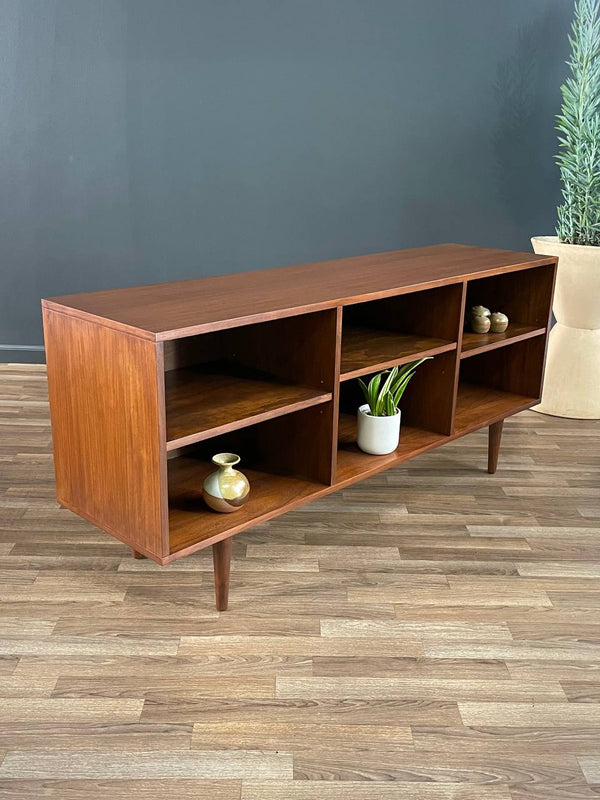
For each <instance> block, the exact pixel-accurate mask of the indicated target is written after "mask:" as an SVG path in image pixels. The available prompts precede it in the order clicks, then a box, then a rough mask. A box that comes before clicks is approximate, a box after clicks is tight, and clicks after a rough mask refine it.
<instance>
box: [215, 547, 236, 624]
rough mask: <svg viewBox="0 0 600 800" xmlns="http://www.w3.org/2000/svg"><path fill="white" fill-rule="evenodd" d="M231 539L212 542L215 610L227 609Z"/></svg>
mask: <svg viewBox="0 0 600 800" xmlns="http://www.w3.org/2000/svg"><path fill="white" fill-rule="evenodd" d="M231 542H232V539H231V537H229V539H223V541H222V542H217V543H216V544H213V546H212V550H213V565H214V569H215V600H216V603H217V611H227V603H228V602H229V572H230V569H231Z"/></svg>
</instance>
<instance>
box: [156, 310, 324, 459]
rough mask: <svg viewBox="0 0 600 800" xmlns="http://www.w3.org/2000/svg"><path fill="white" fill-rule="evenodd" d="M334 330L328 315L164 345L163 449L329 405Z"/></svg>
mask: <svg viewBox="0 0 600 800" xmlns="http://www.w3.org/2000/svg"><path fill="white" fill-rule="evenodd" d="M335 331H336V312H335V310H332V311H321V312H316V313H312V314H304V315H300V316H297V317H289V318H286V319H282V320H275V321H271V322H263V323H258V324H255V325H245V326H242V327H239V328H232V329H228V330H224V331H215V332H211V333H205V334H200V335H198V336H192V337H187V338H184V339H178V340H175V341H172V342H166V343H165V356H164V360H165V407H166V436H167V449H168V450H173V449H177V448H180V447H183V446H186V445H189V444H193V443H194V442H199V441H202V440H204V439H207V438H210V437H212V436H216V435H219V434H223V433H227V432H228V431H232V430H236V429H239V428H242V427H245V426H247V425H251V424H254V423H257V422H262V421H265V420H267V419H271V418H273V417H277V416H281V415H283V414H288V413H291V412H295V411H299V410H301V409H303V408H309V407H311V406H314V405H318V404H320V403H327V402H328V401H330V400H331V397H332V392H333V383H334V378H335V372H334V370H335ZM290 342H293V343H294V346H293V347H291V348H290V346H289V343H290ZM315 353H316V354H317V356H315Z"/></svg>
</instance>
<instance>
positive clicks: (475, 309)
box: [469, 306, 490, 317]
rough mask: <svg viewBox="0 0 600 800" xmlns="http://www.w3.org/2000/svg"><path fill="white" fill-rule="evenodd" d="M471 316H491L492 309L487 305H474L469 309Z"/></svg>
mask: <svg viewBox="0 0 600 800" xmlns="http://www.w3.org/2000/svg"><path fill="white" fill-rule="evenodd" d="M469 316H470V317H489V316H490V310H489V308H486V307H485V306H472V308H471V310H470V311H469Z"/></svg>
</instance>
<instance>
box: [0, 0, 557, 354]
mask: <svg viewBox="0 0 600 800" xmlns="http://www.w3.org/2000/svg"><path fill="white" fill-rule="evenodd" d="M0 11H1V24H0V65H1V75H2V80H1V81H0V186H1V193H0V225H1V233H0V265H1V266H0V270H1V278H0V304H1V305H0V345H25V346H29V345H39V344H41V341H42V337H41V324H40V311H39V299H40V297H43V296H49V295H55V294H61V293H66V292H78V291H87V290H90V291H91V290H94V289H101V288H105V287H113V286H125V285H132V284H136V283H149V282H156V281H164V280H170V279H175V278H183V277H193V276H200V275H211V274H217V273H224V272H235V271H242V270H248V269H256V268H260V267H266V266H275V265H280V264H289V263H297V262H302V261H314V260H317V259H327V258H334V257H338V256H348V255H353V254H358V253H366V252H369V251H375V250H388V249H393V248H400V247H410V246H415V245H423V244H429V243H435V242H440V241H459V242H466V243H473V244H485V245H491V246H499V247H514V248H520V249H529V242H528V239H529V236H530V235H531V234H536V233H553V230H554V206H555V205H556V202H557V200H558V193H559V187H558V181H557V174H556V168H555V167H554V164H553V153H554V150H555V138H554V131H553V124H554V122H553V115H554V114H555V113H556V111H557V109H558V104H559V99H560V95H559V85H560V82H561V80H562V79H563V77H564V75H565V69H566V68H565V66H564V60H565V58H566V57H567V47H568V45H567V38H566V36H567V27H568V24H569V20H570V16H571V12H572V3H571V0H237V1H235V0H0ZM2 355H4V359H3V358H2ZM17 356H18V357H22V358H27V357H30V356H28V355H27V351H23V352H21V353H20V354H18V353H14V352H12V353H9V352H8V351H6V350H5V351H4V353H3V354H2V353H1V352H0V360H7V357H13V358H14V357H17ZM33 357H35V355H34V356H33Z"/></svg>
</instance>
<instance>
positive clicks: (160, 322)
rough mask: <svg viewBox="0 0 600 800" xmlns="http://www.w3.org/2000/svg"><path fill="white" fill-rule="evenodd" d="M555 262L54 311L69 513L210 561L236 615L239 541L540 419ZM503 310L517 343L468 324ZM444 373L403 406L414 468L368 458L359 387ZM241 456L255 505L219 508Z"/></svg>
mask: <svg viewBox="0 0 600 800" xmlns="http://www.w3.org/2000/svg"><path fill="white" fill-rule="evenodd" d="M555 271H556V259H555V258H554V257H546V256H540V255H533V254H529V253H513V252H510V251H505V250H491V249H484V248H475V247H467V246H464V245H437V246H434V247H428V248H421V249H415V250H404V251H395V252H391V253H380V254H375V255H369V256H360V257H356V258H349V259H340V260H337V261H331V262H324V263H318V264H308V265H302V266H298V267H285V268H280V269H271V270H264V271H260V272H253V273H244V274H242V275H231V276H222V277H215V278H204V279H194V280H190V281H178V282H174V283H168V284H158V285H154V286H143V287H138V288H130V289H115V290H112V291H103V292H94V293H89V294H81V295H68V296H65V297H59V298H51V299H48V300H43V301H42V306H43V316H44V334H45V341H46V354H47V364H48V383H49V393H50V412H51V420H52V435H53V447H54V459H55V471H56V485H57V497H58V501H59V503H61V505H63V506H65V507H67V508H69V509H71V510H72V511H74V512H75V513H77V514H79V515H80V516H82V517H84V518H85V519H87V520H89V521H91V522H92V523H94V524H95V525H97V526H98V527H100V528H102V529H103V530H105V531H106V532H108V533H109V534H111V535H113V536H115V537H116V538H118V539H120V540H121V541H123V542H125V543H127V544H129V545H130V547H131V548H132V550H133V552H134V555H136V556H137V557H142V556H147V557H149V558H151V559H153V560H155V561H157V562H158V563H160V564H167V563H169V562H171V561H173V560H174V559H177V558H180V557H182V556H185V555H188V554H190V553H193V552H195V551H197V550H199V549H201V548H204V547H208V546H212V547H213V555H214V565H215V587H216V598H217V607H218V608H219V609H221V610H224V609H225V608H226V607H227V596H228V589H229V562H230V557H231V537H232V536H233V535H234V534H235V533H238V532H239V531H242V530H244V529H246V528H248V527H250V526H252V525H253V524H256V523H258V522H262V521H265V520H267V519H269V518H271V517H273V516H276V515H278V514H281V513H283V512H285V511H286V510H288V509H291V508H294V507H295V506H298V505H300V504H302V503H305V502H307V501H309V500H311V499H313V498H316V497H319V496H321V495H324V494H327V493H328V492H332V491H335V490H336V489H338V488H340V487H343V486H346V485H348V484H350V483H353V482H355V481H358V480H360V479H361V478H364V477H367V476H368V475H371V474H374V473H376V472H378V471H380V470H383V469H386V468H387V467H389V466H393V465H395V464H399V463H402V462H403V461H406V460H408V459H410V458H413V457H414V456H417V455H419V454H420V453H423V452H425V451H427V450H430V449H432V448H434V447H438V446H439V445H441V444H443V443H444V442H446V441H450V440H452V439H454V438H456V437H458V436H462V435H464V434H466V433H469V432H470V431H473V430H476V429H478V428H481V427H484V426H490V452H489V459H488V468H489V470H490V471H492V472H493V471H494V470H495V467H496V462H497V457H498V448H499V443H500V433H501V426H502V420H503V419H504V418H505V417H507V416H509V415H510V414H514V413H516V412H518V411H521V410H522V409H525V408H528V407H530V406H532V405H534V404H535V403H536V402H538V400H539V397H540V392H541V384H542V377H543V368H544V359H545V352H546V339H547V333H548V327H549V321H550V309H551V303H552V294H553V287H554V279H555ZM476 304H482V305H487V306H488V307H492V308H493V309H494V310H500V311H505V312H506V313H507V315H508V316H509V320H510V324H509V327H508V329H507V331H506V332H505V333H503V334H481V335H480V334H473V333H470V332H468V331H467V330H465V308H468V307H470V306H471V305H476ZM423 356H433V358H432V359H431V360H429V361H426V362H425V363H424V364H423V365H422V366H421V367H420V368H419V370H418V371H417V373H416V375H415V377H414V378H413V380H412V381H411V383H410V384H409V387H408V389H407V391H406V393H405V395H404V398H403V401H402V429H401V437H400V444H399V447H398V449H397V450H396V451H395V452H394V453H391V454H390V455H386V456H371V455H368V454H366V453H363V452H361V451H360V450H359V449H358V447H357V445H356V409H357V407H358V405H359V404H360V402H361V396H360V394H359V391H358V387H357V382H356V380H355V378H356V377H358V376H366V377H367V378H368V376H369V375H370V374H372V373H374V372H377V371H379V370H381V369H385V368H388V367H391V366H393V365H396V364H403V363H407V362H409V361H413V360H415V359H418V358H421V357H423ZM223 451H229V452H235V453H238V454H240V456H241V457H242V465H241V468H242V469H243V471H244V472H245V474H246V475H247V477H248V478H249V480H250V485H251V494H250V499H249V500H248V502H247V503H246V504H245V505H244V506H242V507H241V508H240V509H239V510H237V511H236V512H235V513H233V514H217V513H215V512H213V511H211V510H210V509H208V508H207V507H206V506H205V505H204V504H203V501H202V497H201V494H202V483H203V481H204V478H205V477H206V475H207V474H208V473H209V471H211V470H212V469H214V468H213V466H212V464H211V461H210V459H211V456H212V455H213V454H215V453H218V452H223Z"/></svg>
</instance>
